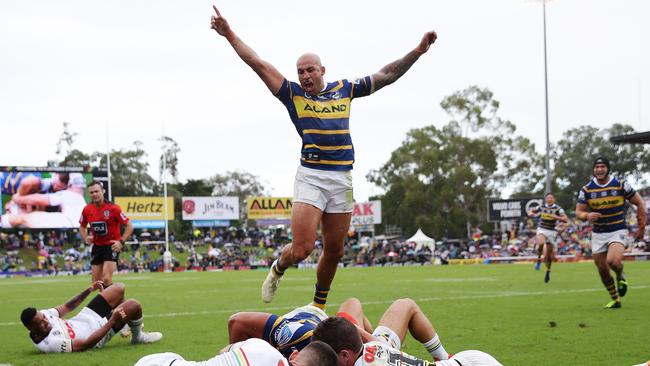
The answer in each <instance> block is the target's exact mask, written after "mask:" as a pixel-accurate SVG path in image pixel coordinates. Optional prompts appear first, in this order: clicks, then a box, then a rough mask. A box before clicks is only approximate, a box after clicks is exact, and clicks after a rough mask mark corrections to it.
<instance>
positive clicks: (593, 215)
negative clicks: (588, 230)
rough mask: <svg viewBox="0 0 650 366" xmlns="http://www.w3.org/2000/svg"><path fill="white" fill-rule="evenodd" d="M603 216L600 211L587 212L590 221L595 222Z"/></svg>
mask: <svg viewBox="0 0 650 366" xmlns="http://www.w3.org/2000/svg"><path fill="white" fill-rule="evenodd" d="M601 216H602V214H601V213H599V212H590V213H588V214H587V220H589V222H594V221H596V220H598V219H599V218H600V217H601Z"/></svg>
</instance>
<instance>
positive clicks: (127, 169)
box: [93, 141, 159, 197]
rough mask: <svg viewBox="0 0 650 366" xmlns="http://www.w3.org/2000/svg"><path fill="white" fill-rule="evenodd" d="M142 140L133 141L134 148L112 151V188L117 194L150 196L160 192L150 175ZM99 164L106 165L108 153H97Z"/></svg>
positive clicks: (114, 194)
mask: <svg viewBox="0 0 650 366" xmlns="http://www.w3.org/2000/svg"><path fill="white" fill-rule="evenodd" d="M142 146H143V144H142V142H140V141H135V142H134V143H133V147H134V148H133V149H130V150H127V149H120V150H112V151H111V189H112V191H113V192H112V194H113V197H115V196H148V195H152V194H154V193H158V192H159V186H158V185H157V183H156V181H155V180H154V179H153V178H152V177H151V176H150V175H149V173H148V171H149V163H148V162H147V161H146V158H147V153H146V152H145V151H144V149H143V148H142ZM93 155H94V156H97V157H98V158H99V159H98V165H99V166H106V155H105V154H101V153H95V154H93Z"/></svg>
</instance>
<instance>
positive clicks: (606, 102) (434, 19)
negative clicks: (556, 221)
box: [0, 0, 650, 201]
mask: <svg viewBox="0 0 650 366" xmlns="http://www.w3.org/2000/svg"><path fill="white" fill-rule="evenodd" d="M212 4H213V2H210V1H204V0H200V1H180V0H176V1H171V0H159V1H155V2H154V1H133V0H129V1H126V0H105V1H88V0H70V1H64V2H53V1H46V0H36V1H3V2H1V3H0V141H2V146H3V148H2V149H1V150H0V151H1V153H0V165H15V166H44V165H45V164H46V162H47V160H49V159H53V158H54V157H55V150H56V142H57V140H58V137H59V135H60V134H61V132H62V123H63V122H64V121H66V122H69V123H70V126H71V129H72V130H73V131H75V132H77V133H78V134H79V135H78V137H77V141H76V142H75V147H76V148H78V149H80V150H82V151H86V152H90V151H98V150H106V146H107V141H108V143H109V144H110V147H111V148H112V149H121V148H124V149H127V148H131V147H132V146H133V142H134V141H135V140H139V141H142V142H143V143H144V148H145V150H146V151H147V153H148V156H149V159H150V163H151V174H152V176H153V177H157V176H158V173H157V170H158V156H159V155H160V144H159V142H158V141H157V139H158V138H159V137H160V136H161V134H162V133H164V134H165V135H168V136H171V137H172V138H174V139H175V140H176V141H177V142H178V143H179V145H180V148H181V152H180V155H179V167H178V168H179V178H180V180H181V181H185V180H187V179H200V178H207V177H209V176H212V175H214V174H224V173H225V172H227V171H233V170H239V171H244V172H249V173H252V174H254V175H256V176H258V177H259V179H260V180H261V182H262V183H263V184H264V185H265V186H266V187H267V190H268V191H269V193H270V194H273V195H275V196H291V195H292V193H293V179H294V176H295V171H296V168H297V166H298V164H299V156H300V146H301V144H300V138H299V136H298V134H297V133H296V131H295V128H294V127H293V125H292V123H291V121H290V119H289V116H288V114H287V112H286V109H285V108H284V106H283V105H282V104H281V103H280V102H279V101H278V100H276V98H275V97H273V96H272V95H271V93H270V92H269V91H268V89H267V88H266V87H265V85H264V84H263V83H262V82H261V80H259V78H258V77H257V75H256V74H255V73H254V72H253V71H252V70H251V69H250V68H248V66H246V65H245V64H244V63H243V62H242V61H241V60H240V59H239V58H238V57H237V55H236V54H235V52H234V51H233V50H232V48H231V47H230V45H229V44H228V43H227V41H226V40H225V39H223V38H222V37H220V36H218V35H217V34H216V33H215V32H214V31H212V30H211V29H210V26H209V23H210V16H211V15H212V12H213V11H212ZM216 5H217V6H218V7H219V9H220V11H221V12H222V15H223V16H224V17H225V18H226V19H227V20H228V21H229V23H230V25H231V28H232V29H233V30H234V31H235V33H237V35H238V36H240V37H241V39H243V40H244V42H246V43H247V44H248V45H250V46H251V47H252V48H253V49H254V50H255V51H256V52H257V53H258V54H259V55H260V56H261V57H262V58H263V59H265V60H267V61H269V62H270V63H272V64H273V65H274V66H275V67H276V68H277V69H278V70H279V71H280V72H281V73H282V74H283V75H284V76H285V77H287V78H288V79H290V80H293V81H297V77H296V71H295V62H296V59H297V58H298V56H300V55H301V54H303V53H305V52H315V53H317V54H319V55H320V56H321V59H322V62H323V65H324V66H325V67H326V70H327V71H326V75H325V76H326V80H328V81H333V80H338V79H341V78H356V77H363V76H366V75H370V74H372V73H374V72H376V71H378V70H379V69H381V68H382V67H383V66H385V65H386V64H388V63H390V62H392V61H394V60H396V59H398V58H401V57H402V56H404V55H405V54H406V53H407V52H409V51H410V50H412V49H413V48H415V47H416V46H417V45H418V43H419V41H420V39H421V37H422V35H423V34H424V32H426V31H428V30H435V31H436V32H437V33H438V40H437V41H436V43H435V44H434V45H433V46H432V47H431V49H430V50H429V52H428V53H426V54H425V55H423V56H422V57H421V58H420V60H419V61H418V62H417V63H416V64H415V65H413V67H412V68H411V70H409V71H408V72H407V73H406V74H405V75H404V76H403V77H402V78H401V79H400V80H398V81H397V82H396V83H395V84H393V85H390V86H388V87H386V88H384V89H382V90H380V91H379V92H377V93H376V94H373V95H371V96H369V97H366V98H360V99H356V100H355V101H354V102H353V104H352V108H351V119H350V128H351V133H352V138H353V142H354V146H355V153H356V162H355V166H354V170H353V179H354V189H355V199H356V200H357V201H365V200H366V199H367V198H368V197H369V196H371V195H376V194H380V193H382V191H381V189H379V188H378V187H376V186H374V185H373V184H371V183H369V182H367V180H366V178H365V176H366V174H367V173H368V172H369V171H370V170H373V169H379V168H380V167H381V166H382V164H384V163H385V162H387V161H388V160H389V158H390V154H391V152H392V151H394V150H395V149H396V148H398V147H399V146H400V145H401V143H402V141H403V140H404V139H405V137H406V134H407V132H408V131H409V130H411V129H414V128H421V127H424V126H427V125H431V124H433V125H435V126H437V127H441V126H443V125H444V124H446V123H447V122H448V121H449V120H450V117H449V116H448V115H446V114H445V112H444V111H443V110H442V108H441V107H440V101H441V100H442V99H443V98H444V97H445V96H448V95H450V94H452V93H454V92H456V91H459V90H462V89H464V88H467V87H469V86H471V85H478V86H480V87H485V88H488V89H490V90H492V91H493V92H494V97H495V98H496V99H497V100H499V101H500V102H501V108H500V110H499V115H500V116H501V117H502V118H504V119H507V120H510V121H512V122H513V123H514V124H515V125H516V126H517V133H518V134H521V135H523V136H526V137H528V138H530V139H531V140H532V141H533V142H534V143H535V144H536V146H537V149H538V150H539V151H540V152H543V151H544V148H545V128H544V125H545V113H544V53H543V27H542V3H541V2H540V1H533V0H491V1H486V0H439V1H434V0H427V1H424V0H422V1H411V0H405V1H399V2H397V1H388V0H375V1H371V0H356V1H349V0H330V1H322V2H305V1H297V0H284V1H262V0H249V1H242V0H223V1H219V2H218V3H216ZM546 8H547V42H548V44H547V46H548V49H547V50H548V90H549V126H550V139H551V142H554V141H557V140H559V139H560V138H561V136H562V133H563V132H564V131H566V130H568V129H570V128H573V127H577V126H581V125H586V124H588V125H592V126H595V127H598V128H607V127H609V126H610V125H611V124H613V123H617V122H619V123H627V124H630V125H631V126H633V127H634V128H635V129H636V130H639V131H647V130H650V70H649V68H648V66H649V65H650V42H648V39H649V38H650V22H647V15H648V14H650V1H647V0H619V1H602V0H555V1H550V2H547V5H546Z"/></svg>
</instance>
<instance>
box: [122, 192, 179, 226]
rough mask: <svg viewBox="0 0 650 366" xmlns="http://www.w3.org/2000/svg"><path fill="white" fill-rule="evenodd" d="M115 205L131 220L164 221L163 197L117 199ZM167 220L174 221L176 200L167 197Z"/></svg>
mask: <svg viewBox="0 0 650 366" xmlns="http://www.w3.org/2000/svg"><path fill="white" fill-rule="evenodd" d="M115 203H116V204H117V205H118V206H120V208H121V209H122V212H124V213H125V214H126V216H127V217H128V218H130V219H131V220H138V221H139V220H164V219H165V210H164V208H165V201H164V200H163V198H162V197H115ZM167 219H168V220H169V221H172V220H174V198H172V197H167Z"/></svg>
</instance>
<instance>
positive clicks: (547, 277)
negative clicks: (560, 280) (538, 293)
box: [544, 271, 551, 283]
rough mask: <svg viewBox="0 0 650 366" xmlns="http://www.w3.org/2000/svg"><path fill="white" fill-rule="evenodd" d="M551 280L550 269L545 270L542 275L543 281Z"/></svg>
mask: <svg viewBox="0 0 650 366" xmlns="http://www.w3.org/2000/svg"><path fill="white" fill-rule="evenodd" d="M550 281H551V271H546V274H545V275H544V282H545V283H549V282H550Z"/></svg>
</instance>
